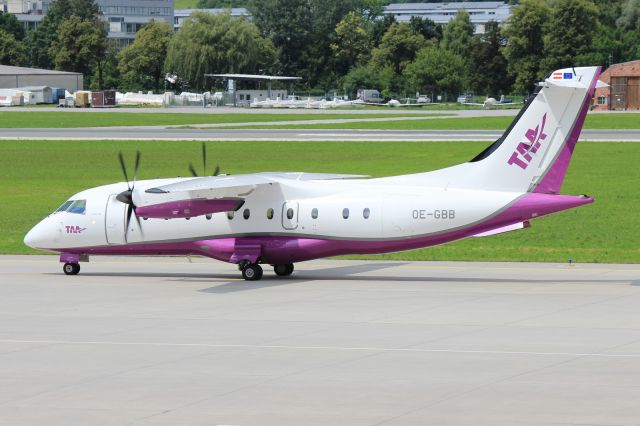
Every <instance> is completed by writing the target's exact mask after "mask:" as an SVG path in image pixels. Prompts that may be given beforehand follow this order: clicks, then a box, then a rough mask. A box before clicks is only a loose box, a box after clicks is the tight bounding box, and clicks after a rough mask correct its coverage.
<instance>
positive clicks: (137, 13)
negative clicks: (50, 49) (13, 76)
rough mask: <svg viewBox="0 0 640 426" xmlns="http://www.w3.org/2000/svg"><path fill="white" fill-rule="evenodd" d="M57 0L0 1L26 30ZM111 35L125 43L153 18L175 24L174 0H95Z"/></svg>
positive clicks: (0, 6) (1, 5)
mask: <svg viewBox="0 0 640 426" xmlns="http://www.w3.org/2000/svg"><path fill="white" fill-rule="evenodd" d="M53 1H54V0H0V10H5V11H6V12H9V13H13V14H15V16H16V18H18V20H19V21H20V22H22V23H23V25H24V27H25V29H27V30H31V29H33V28H35V27H36V26H37V25H38V23H39V22H40V21H42V18H44V15H45V14H46V13H47V10H49V7H50V5H51V3H53ZM96 3H97V5H98V8H99V9H100V13H101V14H102V15H103V17H104V20H105V22H106V23H105V25H106V28H107V31H108V32H109V35H108V37H109V38H111V39H115V40H117V41H118V44H119V45H121V46H125V45H127V44H129V43H131V41H133V39H134V38H135V35H136V32H137V31H138V30H139V29H140V28H142V26H143V25H144V24H146V23H148V22H149V21H151V20H152V19H154V20H156V21H159V20H163V21H166V22H167V23H168V24H169V25H173V0H96Z"/></svg>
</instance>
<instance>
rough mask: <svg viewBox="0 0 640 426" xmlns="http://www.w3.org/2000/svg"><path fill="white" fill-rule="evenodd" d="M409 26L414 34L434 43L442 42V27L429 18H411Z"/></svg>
mask: <svg viewBox="0 0 640 426" xmlns="http://www.w3.org/2000/svg"><path fill="white" fill-rule="evenodd" d="M409 25H411V29H412V30H413V32H414V33H416V34H420V35H422V37H424V38H425V39H427V40H433V41H435V42H436V43H440V40H442V25H440V24H436V23H435V22H433V21H432V20H431V19H429V18H424V19H423V18H421V17H419V16H412V17H411V19H410V20H409Z"/></svg>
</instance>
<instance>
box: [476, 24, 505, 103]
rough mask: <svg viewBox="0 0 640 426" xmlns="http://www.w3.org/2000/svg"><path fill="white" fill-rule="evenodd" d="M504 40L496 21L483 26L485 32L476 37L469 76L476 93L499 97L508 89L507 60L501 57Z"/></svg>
mask: <svg viewBox="0 0 640 426" xmlns="http://www.w3.org/2000/svg"><path fill="white" fill-rule="evenodd" d="M504 44H505V39H504V37H502V35H501V34H500V26H499V25H498V23H497V22H496V21H489V22H487V24H486V25H485V32H484V34H481V35H479V36H477V42H476V43H475V47H474V49H473V51H472V52H471V62H472V69H473V73H472V74H471V76H470V79H471V82H470V83H471V87H472V89H473V90H474V91H475V92H476V93H486V94H488V95H499V94H502V93H504V92H506V91H507V90H508V89H509V86H510V81H509V78H508V77H507V60H506V59H505V57H504V56H503V55H502V51H501V49H502V47H503V46H504Z"/></svg>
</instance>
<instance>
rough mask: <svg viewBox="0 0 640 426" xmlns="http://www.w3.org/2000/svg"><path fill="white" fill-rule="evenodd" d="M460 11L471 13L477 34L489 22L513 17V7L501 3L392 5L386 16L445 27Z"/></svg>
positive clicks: (387, 7) (480, 32) (385, 11)
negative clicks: (423, 20) (423, 21)
mask: <svg viewBox="0 0 640 426" xmlns="http://www.w3.org/2000/svg"><path fill="white" fill-rule="evenodd" d="M460 9H464V10H466V11H467V12H469V15H470V18H471V23H472V24H473V25H474V26H475V32H476V34H482V33H484V26H485V24H486V23H487V22H489V21H492V20H493V21H496V22H502V21H504V20H506V19H507V18H508V17H509V16H510V15H511V6H510V5H508V4H506V3H504V2H501V1H483V2H455V3H392V4H390V5H388V6H386V7H385V8H384V14H385V15H392V16H394V17H395V19H396V21H398V22H408V21H409V20H410V19H411V18H412V17H414V16H415V17H419V18H423V19H424V18H427V19H430V20H432V21H433V22H435V23H436V24H442V25H445V24H447V23H449V21H450V20H452V19H453V18H454V17H455V16H456V14H457V13H458V11H459V10H460Z"/></svg>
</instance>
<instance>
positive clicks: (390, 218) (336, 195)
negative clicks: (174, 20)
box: [30, 178, 522, 249]
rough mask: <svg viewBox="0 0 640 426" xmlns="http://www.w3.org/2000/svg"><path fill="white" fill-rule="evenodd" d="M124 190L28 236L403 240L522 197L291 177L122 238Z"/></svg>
mask: <svg viewBox="0 0 640 426" xmlns="http://www.w3.org/2000/svg"><path fill="white" fill-rule="evenodd" d="M182 180H187V179H163V180H147V181H139V182H138V183H137V184H136V186H137V188H140V190H144V189H146V188H151V187H155V186H158V185H162V184H169V183H174V182H180V181H182ZM126 189H127V185H126V183H119V184H113V185H106V186H101V187H97V188H92V189H89V190H86V191H83V192H80V193H78V194H76V195H74V196H73V197H72V199H74V200H78V199H82V200H86V210H85V212H84V213H83V214H77V213H68V212H58V213H53V214H51V215H50V216H48V217H47V218H45V219H44V220H43V221H42V222H41V223H40V224H38V225H37V226H36V227H35V228H34V230H33V231H32V235H31V236H30V239H31V242H32V243H34V242H36V240H37V245H36V246H37V247H41V248H47V249H71V248H81V247H100V246H117V245H125V244H128V245H133V244H141V243H147V244H152V243H165V242H175V241H195V240H204V239H215V238H225V237H243V236H291V237H307V238H324V239H345V240H368V241H377V240H395V239H406V238H411V237H415V236H420V235H427V234H434V233H439V232H444V231H448V230H451V229H456V228H462V227H467V226H470V225H472V224H474V223H478V222H479V221H482V220H483V219H486V218H487V217H489V216H491V215H492V214H494V213H495V212H498V211H500V210H501V209H503V208H504V207H505V206H507V205H509V204H510V203H512V202H513V201H514V200H515V199H517V198H518V197H519V196H521V195H522V194H521V193H514V192H498V191H478V190H464V189H447V188H443V187H439V188H438V187H428V186H424V185H415V186H408V185H407V183H406V182H404V181H398V180H397V178H392V179H386V178H382V179H370V180H348V181H344V180H342V181H293V182H287V184H286V185H274V186H266V187H259V188H257V189H256V190H255V191H254V192H252V193H251V194H249V195H248V196H247V197H246V201H245V203H244V205H242V206H241V207H240V209H239V210H238V211H236V212H234V213H233V215H231V214H228V213H214V214H212V215H202V216H197V217H192V218H190V219H184V218H176V219H144V218H142V219H141V220H140V226H139V225H138V223H137V222H136V221H135V220H131V221H130V225H129V229H128V231H127V237H126V242H125V222H126V220H125V219H126V217H125V215H126V205H125V204H123V203H121V202H119V201H117V200H116V199H115V197H116V195H117V194H119V193H120V192H122V191H124V190H126ZM271 209H272V210H271ZM270 211H272V213H273V214H272V215H271V214H270ZM246 216H248V217H247V218H245V217H246ZM365 216H366V217H365ZM45 238H46V240H45Z"/></svg>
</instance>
